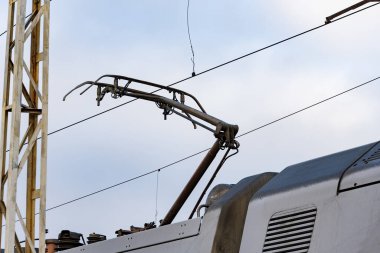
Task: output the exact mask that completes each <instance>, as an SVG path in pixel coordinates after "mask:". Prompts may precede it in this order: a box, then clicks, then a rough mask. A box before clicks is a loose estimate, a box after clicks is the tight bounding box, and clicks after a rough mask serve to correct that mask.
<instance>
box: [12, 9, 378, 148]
mask: <svg viewBox="0 0 380 253" xmlns="http://www.w3.org/2000/svg"><path fill="white" fill-rule="evenodd" d="M378 4H380V2H379V3H375V4H372V5H369V6H367V7H365V8H362V9H360V10H357V11H355V12H352V13H350V14H347V15H345V16H342V17H340V18H337V19H335V20H333V21H331V22H330V23H328V24H323V25H319V26H316V27H314V28H311V29H309V30H306V31H304V32H301V33H298V34H296V35H293V36H290V37H288V38H286V39H283V40H280V41H278V42H275V43H273V44H270V45H268V46H266V47H263V48H260V49H257V50H255V51H252V52H250V53H247V54H245V55H242V56H240V57H237V58H234V59H232V60H230V61H227V62H224V63H222V64H219V65H217V66H214V67H212V68H209V69H206V70H204V71H202V72H200V73H198V74H197V75H195V76H189V77H186V78H183V79H181V80H179V81H176V82H174V83H172V84H169V85H168V86H167V87H171V86H174V85H177V84H179V83H182V82H185V81H187V80H190V79H192V78H194V77H196V76H200V75H203V74H206V73H208V72H210V71H213V70H215V69H218V68H221V67H223V66H226V65H228V64H231V63H233V62H236V61H238V60H241V59H243V58H246V57H248V56H251V55H253V54H256V53H259V52H261V51H264V50H266V49H269V48H271V47H274V46H277V45H279V44H282V43H284V42H286V41H289V40H292V39H295V38H297V37H300V36H302V35H305V34H307V33H310V32H312V31H315V30H317V29H320V28H322V27H324V26H327V25H330V24H332V23H335V22H337V21H340V20H342V19H345V18H347V17H349V16H352V15H354V14H356V13H359V12H362V11H364V10H367V9H369V8H372V7H374V6H376V5H378ZM5 32H6V31H5ZM160 90H161V89H157V90H154V91H152V92H151V93H156V92H158V91H160ZM136 100H138V99H136V98H135V99H131V100H128V101H126V102H124V103H121V104H119V105H117V106H114V107H111V108H109V109H106V110H104V111H101V112H99V113H96V114H93V115H91V116H89V117H86V118H84V119H81V120H79V121H76V122H74V123H72V124H69V125H67V126H64V127H62V128H59V129H56V130H54V131H52V132H50V133H48V135H49V136H50V135H53V134H56V133H59V132H61V131H63V130H65V129H68V128H71V127H73V126H76V125H78V124H81V123H83V122H86V121H88V120H90V119H93V118H96V117H98V116H100V115H102V114H105V113H108V112H110V111H113V110H115V109H117V108H120V107H122V106H125V105H127V104H130V103H132V102H134V101H136ZM39 139H40V138H39ZM7 152H8V150H7Z"/></svg>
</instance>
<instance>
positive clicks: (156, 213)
mask: <svg viewBox="0 0 380 253" xmlns="http://www.w3.org/2000/svg"><path fill="white" fill-rule="evenodd" d="M160 171H161V170H160V169H158V170H157V178H156V212H155V213H154V224H157V217H158V182H159V175H160Z"/></svg>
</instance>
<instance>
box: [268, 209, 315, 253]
mask: <svg viewBox="0 0 380 253" xmlns="http://www.w3.org/2000/svg"><path fill="white" fill-rule="evenodd" d="M316 215H317V209H316V208H315V207H308V208H303V209H296V210H292V211H285V212H280V213H276V214H274V215H273V216H272V217H271V219H270V220H269V224H268V230H267V233H266V236H265V242H264V248H263V252H265V253H285V252H286V253H306V252H308V250H309V246H310V241H311V236H312V234H313V229H314V223H315V218H316Z"/></svg>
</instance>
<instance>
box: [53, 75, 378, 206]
mask: <svg viewBox="0 0 380 253" xmlns="http://www.w3.org/2000/svg"><path fill="white" fill-rule="evenodd" d="M379 79H380V76H378V77H376V78H374V79H372V80H369V81H367V82H365V83H362V84H359V85H357V86H354V87H352V88H350V89H348V90H345V91H342V92H340V93H337V94H335V95H333V96H330V97H328V98H325V99H323V100H320V101H319V102H316V103H314V104H312V105H309V106H306V107H304V108H302V109H300V110H297V111H295V112H293V113H290V114H287V115H285V116H283V117H280V118H278V119H276V120H273V121H271V122H269V123H266V124H264V125H261V126H259V127H256V128H254V129H252V130H249V131H246V132H244V133H242V134H240V135H238V136H237V137H236V138H241V137H243V136H245V135H248V134H250V133H253V132H256V131H258V130H260V129H263V128H265V127H268V126H270V125H272V124H275V123H277V122H279V121H282V120H284V119H286V118H289V117H292V116H294V115H296V114H299V113H301V112H304V111H306V110H309V109H311V108H313V107H315V106H318V105H320V104H322V103H325V102H327V101H330V100H332V99H334V98H337V97H339V96H341V95H344V94H346V93H348V92H351V91H354V90H356V89H358V88H360V87H363V86H365V85H368V84H370V83H373V82H375V81H376V80H379ZM208 150H210V148H207V149H204V150H201V151H199V152H196V153H194V154H192V155H189V156H186V157H184V158H182V159H179V160H177V161H175V162H172V163H169V164H168V165H165V166H162V167H160V168H158V169H155V170H152V171H149V172H147V173H144V174H141V175H140V176H136V177H134V178H131V179H128V180H125V181H123V182H120V183H117V184H114V185H111V186H109V187H106V188H103V189H101V190H98V191H95V192H93V193H90V194H87V195H84V196H82V197H79V198H76V199H74V200H71V201H67V202H65V203H62V204H59V205H57V206H53V207H51V208H49V209H47V210H46V211H50V210H53V209H56V208H58V207H61V206H65V205H67V204H70V203H73V202H75V201H78V200H81V199H84V198H87V197H90V196H92V195H95V194H98V193H100V192H103V191H106V190H109V189H112V188H114V187H116V186H120V185H123V184H125V183H128V182H130V181H134V180H137V179H139V178H141V177H144V176H147V175H149V174H152V173H154V172H157V171H158V170H160V171H162V170H164V169H166V168H169V167H171V166H173V165H175V164H178V163H181V162H183V161H186V160H188V159H190V158H192V157H195V156H198V155H200V154H202V153H205V152H206V151H208Z"/></svg>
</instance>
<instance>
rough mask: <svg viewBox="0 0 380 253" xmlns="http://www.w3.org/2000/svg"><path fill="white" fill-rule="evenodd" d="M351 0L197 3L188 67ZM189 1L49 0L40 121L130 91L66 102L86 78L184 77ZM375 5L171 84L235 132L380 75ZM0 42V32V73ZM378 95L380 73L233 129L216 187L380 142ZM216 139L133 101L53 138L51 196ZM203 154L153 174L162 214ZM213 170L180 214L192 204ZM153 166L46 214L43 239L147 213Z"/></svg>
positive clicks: (85, 188) (108, 102)
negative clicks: (232, 148)
mask: <svg viewBox="0 0 380 253" xmlns="http://www.w3.org/2000/svg"><path fill="white" fill-rule="evenodd" d="M356 2H357V1H352V0H349V1H328V0H319V1H303V0H272V1H248V0H239V1H236V0H235V1H215V0H208V1H199V0H192V1H191V5H190V13H189V14H190V29H191V35H192V40H193V45H194V50H195V63H196V66H195V69H196V72H198V73H199V72H201V71H203V70H205V69H208V68H210V67H213V66H215V65H218V64H220V63H222V62H225V61H228V60H231V59H233V58H235V57H238V56H240V55H243V54H245V53H248V52H250V51H253V50H255V49H259V48H261V47H264V46H267V45H269V44H271V43H273V42H276V41H278V40H281V39H284V38H286V37H288V36H291V35H293V34H296V33H299V32H302V31H304V30H307V29H309V28H312V27H314V26H317V25H320V24H323V23H324V20H325V17H326V16H328V15H331V14H332V13H334V12H336V11H339V10H341V9H343V8H345V7H347V6H349V5H351V4H353V3H356ZM7 3H8V1H0V17H1V18H0V32H2V31H3V30H5V29H6V13H7ZM186 7H187V1H186V0H181V1H178V0H176V1H174V0H161V1H146V0H139V1H127V0H124V1H122V0H113V1H99V0H80V1H78V0H53V1H52V3H51V37H50V42H51V46H50V50H51V54H50V94H49V95H50V99H49V103H50V108H49V113H50V115H49V130H50V131H54V130H56V129H59V128H61V127H63V126H65V125H68V124H71V123H73V122H76V121H78V120H80V119H82V118H85V117H88V116H91V115H92V114H94V113H96V112H100V111H102V110H105V109H107V108H110V107H112V106H115V105H118V104H120V103H122V102H124V101H127V100H128V98H123V99H119V100H113V99H111V98H107V99H105V101H104V102H103V104H102V105H101V106H100V107H97V106H96V102H95V93H94V91H92V92H88V93H87V94H86V95H85V96H81V97H80V96H79V95H78V94H77V93H76V94H75V95H73V96H71V97H69V99H68V101H66V102H63V101H62V97H63V96H64V94H65V93H66V92H67V91H69V90H70V89H71V88H72V87H74V86H75V85H77V84H79V83H81V82H83V81H86V80H95V79H96V78H97V77H99V76H100V75H102V74H105V73H114V74H122V75H126V76H130V77H134V78H138V79H143V80H147V81H152V82H157V83H160V84H164V85H168V84H171V83H173V82H175V81H178V80H180V79H182V78H184V77H188V76H189V75H191V72H192V65H191V60H190V58H191V51H190V47H189V41H188V37H187V27H186ZM379 15H380V6H376V7H374V8H371V9H369V10H367V11H364V12H361V13H359V14H356V15H353V16H351V17H349V18H347V19H344V20H341V21H339V22H336V23H334V24H331V25H329V26H326V27H324V28H322V29H319V30H317V31H314V32H312V33H309V34H307V35H305V36H302V37H299V38H297V39H294V40H291V41H288V42H286V43H284V44H281V45H279V46H276V47H274V48H271V49H268V50H265V51H263V52H260V53H258V54H255V55H253V56H250V57H248V58H245V59H243V60H240V61H238V62H235V63H233V64H230V65H228V66H225V67H222V68H219V69H218V70H215V71H211V72H209V73H207V74H204V75H201V76H199V77H195V78H193V79H191V80H189V81H186V82H183V83H181V84H180V85H178V86H176V87H177V88H179V89H183V90H186V91H188V92H190V93H192V94H194V95H195V96H196V97H197V98H199V100H200V101H201V103H202V104H203V105H204V107H205V109H206V110H207V112H209V113H210V114H211V115H215V116H217V117H219V118H221V119H224V120H225V121H227V122H230V123H234V124H238V125H239V126H240V133H244V132H246V131H249V130H251V129H254V128H256V127H258V126H261V125H263V124H265V123H268V122H270V121H272V120H275V119H277V118H279V117H282V116H284V115H286V114H289V113H292V112H293V111H296V110H298V109H301V108H303V107H305V106H308V105H310V104H313V103H315V102H317V101H319V100H322V99H324V98H327V97H329V96H332V95H334V94H336V93H339V92H341V91H343V90H346V89H349V88H351V87H353V86H356V85H358V84H360V83H363V82H365V81H368V80H370V79H373V78H375V77H378V76H379V75H380V70H379V69H378V66H379V64H378V59H379V56H380V53H379V50H378V47H379V45H380V35H379V32H378V27H379V25H380V19H379ZM4 44H5V36H2V37H0V58H1V59H0V68H1V71H3V62H4V60H3V59H4V51H5V49H4ZM1 81H2V79H1ZM1 85H2V83H1ZM1 90H2V89H1ZM379 94H380V81H377V82H374V83H373V84H371V85H368V86H365V87H363V88H360V89H358V90H355V91H353V92H351V93H348V94H345V95H343V96H340V97H338V98H336V99H334V100H332V101H330V102H327V103H324V104H322V105H320V106H318V107H315V108H312V109H310V110H308V111H305V112H302V113H300V114H298V115H296V116H294V117H291V118H288V119H286V120H283V121H281V122H279V123H276V124H274V125H271V126H269V127H266V128H264V129H262V130H259V131H257V132H254V133H252V134H249V135H246V136H244V137H242V138H240V139H239V142H240V143H241V148H240V152H239V154H238V155H237V156H234V157H233V158H231V159H230V160H228V162H227V163H226V165H225V166H224V167H223V169H222V171H221V172H220V174H219V175H218V177H217V178H216V180H215V183H214V184H213V185H215V184H218V183H236V182H238V181H239V180H240V179H242V178H244V177H247V176H250V175H254V174H258V173H262V172H266V171H275V172H278V171H281V170H282V169H284V168H285V167H287V166H289V165H291V164H294V163H298V162H302V161H305V160H308V159H312V158H316V157H319V156H323V155H327V154H330V153H334V152H338V151H341V150H344V149H349V148H352V147H355V146H359V145H363V144H367V143H370V142H374V141H377V140H379V130H378V129H379V126H380V117H379V116H378V115H379V112H378V110H379V108H380V100H379ZM212 143H213V136H212V135H211V134H210V133H209V132H207V131H205V130H202V129H197V130H193V129H192V126H191V125H190V124H189V123H188V122H185V121H183V120H181V119H178V118H176V117H175V116H172V117H170V118H169V119H168V120H167V121H164V120H163V117H162V114H161V111H159V110H157V108H156V106H155V105H153V104H150V103H148V102H143V101H138V102H134V103H131V104H129V105H127V106H124V107H121V108H119V109H116V110H113V111H112V112H110V113H107V114H104V115H102V116H100V117H97V118H95V119H92V120H89V121H87V122H85V123H83V124H80V125H77V126H75V127H72V128H70V129H67V130H65V131H62V132H60V133H57V134H55V135H52V136H51V137H49V151H48V157H49V159H48V200H47V206H48V207H52V206H55V205H58V204H60V203H63V202H65V201H69V200H71V199H74V198H76V197H80V196H82V195H85V194H88V193H91V192H93V191H96V190H98V189H100V188H104V187H107V186H109V185H112V184H116V183H119V182H121V181H124V180H127V179H129V178H132V177H135V176H138V175H140V174H143V173H145V172H148V171H151V170H154V169H157V168H159V167H161V166H164V165H167V164H170V163H172V162H174V161H176V160H178V159H181V158H183V157H186V156H188V155H191V154H193V153H196V152H198V151H200V150H203V149H205V148H208V147H210V146H211V145H212ZM201 159H202V155H200V156H196V157H194V158H192V159H189V160H186V161H184V162H182V163H179V164H176V165H174V166H171V167H169V168H167V169H165V170H163V171H161V172H160V173H159V180H158V181H159V185H158V189H159V190H158V210H157V211H158V218H159V219H161V218H163V217H164V216H165V214H166V212H167V211H168V209H169V208H170V206H171V204H172V203H173V201H174V200H175V198H176V197H177V196H178V194H179V192H180V190H181V189H182V187H183V186H184V184H185V183H186V181H187V180H188V178H189V177H190V175H191V174H192V173H193V171H194V169H195V168H196V166H197V164H198V163H199V162H200V160H201ZM215 166H216V165H215V164H214V165H213V167H211V169H210V173H211V172H212V171H213V169H214V168H215ZM210 173H208V174H207V175H206V177H205V180H203V181H202V182H201V184H200V186H201V187H198V188H197V190H196V191H195V192H194V194H193V195H192V197H191V199H190V201H189V202H188V204H187V205H186V206H185V207H184V209H183V211H181V213H180V215H179V216H178V218H177V221H179V220H182V219H185V218H186V217H187V216H188V215H189V213H190V211H191V208H192V207H193V205H194V203H195V201H196V199H197V196H198V194H199V192H200V191H201V190H202V188H203V186H204V185H205V183H206V182H207V179H208V177H209V176H210ZM156 176H157V174H151V175H150V176H147V177H144V178H141V179H139V180H136V181H133V182H131V183H128V184H124V185H122V186H119V187H116V188H114V189H112V190H109V191H105V192H103V193H100V194H97V195H95V196H92V197H89V198H86V199H84V200H81V201H78V202H75V203H72V204H70V205H67V206H65V207H62V208H58V209H55V210H52V211H49V212H48V213H47V227H48V229H49V231H50V232H49V234H48V235H47V237H48V238H49V237H56V236H57V234H58V233H59V231H60V230H62V229H70V230H73V231H77V232H81V233H83V234H84V235H85V236H87V235H88V234H89V233H91V232H97V233H102V234H106V235H107V236H108V237H109V238H111V237H113V236H114V231H116V230H118V229H120V228H123V229H128V228H129V226H130V225H135V226H142V225H143V224H144V223H145V222H150V221H154V219H155V212H156V211H155V206H156V179H157V178H156ZM19 201H22V200H19Z"/></svg>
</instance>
